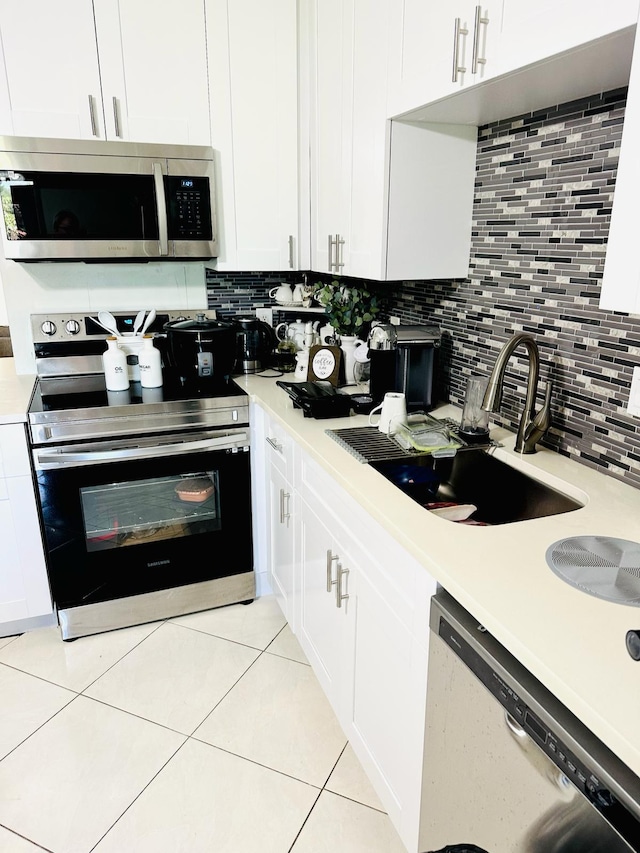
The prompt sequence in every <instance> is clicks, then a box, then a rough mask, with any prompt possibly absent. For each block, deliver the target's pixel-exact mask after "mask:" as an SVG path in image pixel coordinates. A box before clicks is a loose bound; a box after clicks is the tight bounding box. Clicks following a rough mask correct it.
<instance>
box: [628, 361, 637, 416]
mask: <svg viewBox="0 0 640 853" xmlns="http://www.w3.org/2000/svg"><path fill="white" fill-rule="evenodd" d="M627 411H628V412H629V414H630V415H636V416H637V417H640V367H634V368H633V378H632V380H631V390H630V391H629V402H628V403H627Z"/></svg>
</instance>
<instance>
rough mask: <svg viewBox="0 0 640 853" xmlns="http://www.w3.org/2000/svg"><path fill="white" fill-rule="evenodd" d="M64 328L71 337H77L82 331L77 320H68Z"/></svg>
mask: <svg viewBox="0 0 640 853" xmlns="http://www.w3.org/2000/svg"><path fill="white" fill-rule="evenodd" d="M64 327H65V329H66V330H67V332H68V334H70V335H77V334H78V332H79V331H80V323H78V321H77V320H67V322H66V323H65V325H64Z"/></svg>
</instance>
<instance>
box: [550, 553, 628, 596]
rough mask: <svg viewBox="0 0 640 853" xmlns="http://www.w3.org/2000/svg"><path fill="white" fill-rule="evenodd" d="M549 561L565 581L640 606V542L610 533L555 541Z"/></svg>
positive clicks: (594, 593) (593, 592) (597, 594)
mask: <svg viewBox="0 0 640 853" xmlns="http://www.w3.org/2000/svg"><path fill="white" fill-rule="evenodd" d="M546 558H547V563H548V564H549V566H550V567H551V568H552V569H553V571H554V572H555V573H556V574H557V575H558V577H560V578H562V580H563V581H566V582H567V583H569V584H571V585H572V586H575V587H577V589H581V590H582V591H583V592H588V593H589V595H595V596H596V597H597V598H603V599H605V601H615V602H617V603H618V604H632V605H635V606H636V607H640V543H638V542H629V541H628V540H627V539H613V538H611V537H608V536H572V537H570V538H568V539H560V540H559V541H558V542H554V543H553V545H551V546H550V547H549V548H548V550H547V553H546Z"/></svg>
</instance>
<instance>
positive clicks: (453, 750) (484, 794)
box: [420, 590, 640, 853]
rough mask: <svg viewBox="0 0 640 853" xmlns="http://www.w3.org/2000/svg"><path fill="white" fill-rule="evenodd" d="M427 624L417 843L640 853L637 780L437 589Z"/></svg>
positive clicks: (518, 852) (502, 851) (504, 852)
mask: <svg viewBox="0 0 640 853" xmlns="http://www.w3.org/2000/svg"><path fill="white" fill-rule="evenodd" d="M430 622H431V631H432V635H431V644H430V649H429V688H428V698H427V730H426V737H425V771H424V774H425V777H424V785H423V807H422V821H421V832H420V850H421V851H440V850H447V851H448V850H452V851H457V850H465V851H466V850H467V849H474V850H475V849H476V848H475V847H472V845H476V847H477V848H479V849H480V850H481V851H486V853H629V851H636V853H637V851H640V779H638V777H637V776H636V775H635V774H634V773H632V772H631V770H630V769H629V768H628V767H627V766H626V765H624V764H623V763H622V762H621V761H619V760H618V759H617V758H616V756H615V755H613V753H612V752H611V751H610V750H609V749H608V748H607V747H605V746H604V744H603V743H602V742H601V741H599V740H598V739H597V738H596V737H594V735H593V734H592V733H591V732H590V731H589V730H588V729H587V728H585V726H584V725H583V724H582V723H581V722H580V721H579V720H578V719H577V718H576V717H575V716H574V715H573V714H572V713H571V712H570V711H569V710H568V709H567V708H566V707H565V706H564V705H562V704H561V703H560V702H559V701H558V700H557V699H556V698H555V697H554V696H553V695H552V694H551V693H550V692H549V691H548V690H547V689H546V688H545V687H544V686H543V685H542V684H541V683H540V682H539V681H538V680H537V679H535V678H534V677H533V676H532V675H531V673H530V672H528V671H527V670H526V669H525V668H524V667H523V666H521V664H519V663H518V661H517V660H516V659H515V658H514V657H513V656H512V655H511V654H510V653H509V652H507V650H506V649H505V648H504V647H503V646H501V645H500V644H499V643H498V642H497V641H496V640H495V638H494V637H492V636H491V635H490V634H489V633H488V632H487V631H485V630H484V629H483V628H482V626H480V625H478V623H477V621H476V620H474V618H473V617H472V616H471V615H470V614H469V613H468V612H467V611H466V610H464V609H463V608H462V607H461V606H460V605H459V604H458V602H457V601H455V600H454V599H453V598H452V597H451V596H450V595H448V594H447V593H446V592H445V591H444V590H440V591H439V592H438V593H437V594H436V595H435V596H434V597H433V598H432V603H431V620H430ZM458 845H459V846H458Z"/></svg>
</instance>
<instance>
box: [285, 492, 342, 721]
mask: <svg viewBox="0 0 640 853" xmlns="http://www.w3.org/2000/svg"><path fill="white" fill-rule="evenodd" d="M299 506H300V510H299V516H298V529H299V551H298V554H299V574H300V586H299V595H298V597H297V612H298V620H297V631H296V633H297V637H298V640H299V641H300V644H301V646H302V648H303V649H304V651H305V654H306V655H307V657H308V658H309V662H310V663H311V665H312V667H313V669H314V672H315V673H316V676H317V678H318V681H319V682H320V684H321V685H322V688H323V690H324V692H325V693H326V695H327V698H328V699H329V701H330V702H331V706H332V707H333V709H334V711H335V712H336V715H337V717H338V719H339V721H340V723H341V724H342V727H343V728H345V729H346V725H345V724H346V722H347V716H346V713H345V712H346V704H347V702H346V701H345V700H346V698H347V685H346V683H345V676H346V663H347V659H348V651H347V643H348V639H347V638H348V629H349V620H350V618H351V614H352V610H353V606H352V603H351V601H350V598H346V599H342V598H341V601H340V607H338V604H337V600H336V594H337V592H338V583H340V588H341V590H342V593H341V596H342V595H346V596H349V595H350V592H349V590H350V589H351V588H352V584H353V576H352V573H353V564H352V563H351V561H350V560H349V557H348V555H347V554H346V552H345V551H344V550H343V548H342V547H341V544H340V543H339V542H337V541H336V539H335V536H334V533H333V532H332V530H331V526H330V524H329V525H328V524H326V523H325V521H326V519H324V518H322V517H321V516H320V515H319V514H318V513H317V512H316V511H315V510H314V509H313V508H312V507H311V506H310V505H309V503H307V501H305V500H301V501H300V505H299Z"/></svg>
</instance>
